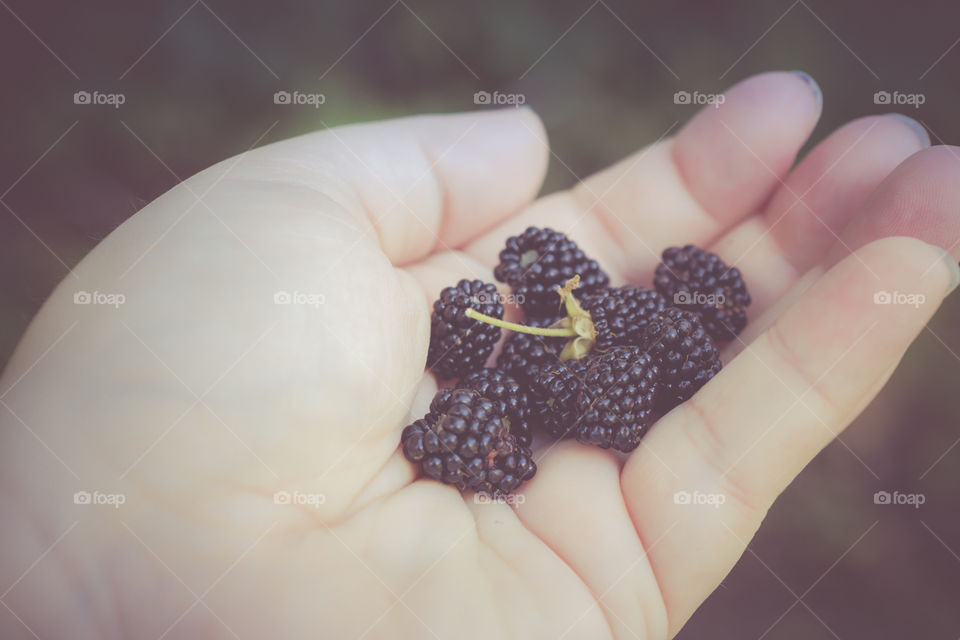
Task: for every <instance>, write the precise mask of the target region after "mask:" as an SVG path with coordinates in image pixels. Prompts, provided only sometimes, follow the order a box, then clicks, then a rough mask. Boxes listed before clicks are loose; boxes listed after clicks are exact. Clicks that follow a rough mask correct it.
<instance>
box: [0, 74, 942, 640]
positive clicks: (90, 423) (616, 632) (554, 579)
mask: <svg viewBox="0 0 960 640" xmlns="http://www.w3.org/2000/svg"><path fill="white" fill-rule="evenodd" d="M818 116H819V96H818V94H817V92H816V91H815V90H812V88H811V86H810V85H809V84H808V83H807V82H806V81H805V80H804V79H803V78H802V77H801V76H799V75H796V74H791V73H773V74H765V75H762V76H758V77H754V78H751V79H749V80H747V81H745V82H742V83H741V84H739V85H737V86H735V87H733V88H732V89H731V90H730V91H729V92H728V93H727V94H726V98H725V102H724V103H723V104H722V105H720V106H719V107H718V108H715V107H713V106H708V107H706V108H705V109H703V110H702V111H701V112H700V113H699V114H698V115H697V116H696V117H695V118H694V119H693V120H692V121H691V122H690V123H689V124H687V125H686V126H685V127H684V128H683V129H682V130H681V131H680V132H679V133H677V134H676V136H675V137H673V138H670V139H664V140H662V141H659V142H657V143H656V144H653V145H652V146H650V147H648V148H646V149H644V150H642V151H640V152H638V153H637V154H635V155H634V156H632V157H630V158H627V159H626V160H624V161H622V162H620V163H618V164H616V165H615V166H613V167H611V168H610V169H607V170H606V171H604V172H602V173H600V174H598V175H595V176H592V177H590V178H589V179H587V180H586V181H584V182H582V183H581V184H579V185H577V186H576V187H574V188H573V189H572V190H570V191H565V192H561V193H556V194H552V195H549V196H546V197H543V198H541V199H539V200H537V201H535V202H531V200H532V198H533V197H534V195H535V194H536V193H537V191H538V189H539V187H540V183H541V180H542V178H543V175H544V172H545V167H546V164H547V159H548V151H547V145H546V141H545V136H544V130H543V127H542V125H541V124H540V122H539V121H538V119H537V118H536V116H535V115H534V114H533V113H532V112H530V111H528V110H514V109H508V110H504V111H495V112H481V113H466V114H461V115H454V116H428V117H419V118H408V119H403V120H397V121H390V122H381V123H372V124H368V125H359V126H347V127H339V128H336V129H330V130H326V131H322V132H318V133H314V134H310V135H306V136H303V137H300V138H296V139H293V140H288V141H284V142H281V143H278V144H274V145H270V146H267V147H264V148H260V149H257V150H254V151H251V152H249V153H246V154H243V155H241V156H238V157H236V158H233V159H230V160H226V161H224V162H222V163H220V164H217V165H215V166H213V167H211V168H210V169H208V170H206V171H204V172H202V173H200V174H198V175H196V176H194V177H192V178H190V179H189V180H187V181H186V182H184V183H183V184H181V185H179V186H177V187H176V188H174V189H173V190H171V191H170V192H169V193H167V194H165V195H163V196H162V197H160V198H158V199H157V200H156V201H155V202H153V203H151V204H150V205H149V206H147V207H146V208H145V209H144V210H143V211H141V212H139V213H138V214H137V215H135V216H134V217H133V218H131V219H130V220H128V221H127V222H125V223H124V224H123V225H122V226H121V227H120V228H118V229H117V230H116V231H114V232H113V233H112V234H111V235H110V236H109V237H108V238H107V239H106V240H104V241H103V242H102V243H101V244H100V245H99V246H98V247H97V248H96V249H95V250H94V251H93V252H92V253H91V254H90V255H89V256H87V258H85V259H84V260H83V261H82V262H81V263H80V264H79V265H78V266H77V268H76V270H75V271H74V273H73V274H72V275H71V276H70V277H68V278H67V279H66V280H65V281H64V282H63V283H62V284H61V285H60V286H59V287H58V289H57V290H56V292H55V293H54V295H53V296H52V297H51V298H50V299H49V300H48V301H47V303H46V304H45V305H44V307H43V309H42V310H41V312H40V313H39V315H38V316H37V318H36V319H35V320H34V322H33V324H32V325H31V327H30V329H29V331H28V332H27V334H26V336H25V337H24V339H23V342H22V343H21V344H20V346H19V348H18V350H17V352H16V354H15V356H14V358H13V360H12V361H11V363H10V365H9V367H8V369H7V371H6V373H5V375H4V378H3V383H2V387H0V388H2V394H3V395H2V396H0V399H2V401H3V409H2V411H0V415H2V416H3V426H4V432H3V433H4V440H3V446H2V452H3V461H2V462H3V464H2V465H0V468H2V470H3V482H2V484H0V486H2V487H3V492H2V494H0V500H2V504H3V507H4V513H5V517H4V518H3V524H2V529H0V531H2V537H3V540H4V541H5V542H4V545H3V551H2V554H0V567H2V575H0V578H2V580H3V584H4V585H13V586H12V587H11V588H10V589H9V590H8V591H7V592H6V594H4V595H3V597H2V598H0V602H2V603H3V604H5V605H6V607H7V608H6V609H0V615H2V617H0V621H2V622H0V624H2V626H3V629H4V631H3V636H4V637H17V636H20V637H32V636H31V631H32V633H35V634H36V635H37V636H39V637H43V638H52V637H65V636H70V637H75V638H85V637H96V638H130V637H137V638H151V639H152V638H158V637H171V638H172V637H201V636H202V637H211V638H212V637H223V638H229V637H233V636H237V637H252V638H265V637H277V638H301V637H318V636H322V637H329V638H356V637H364V638H373V637H391V638H395V637H433V636H436V637H440V638H453V637H456V638H464V637H514V636H516V637H545V638H546V637H549V638H558V637H565V638H579V637H585V638H600V637H608V636H610V637H621V638H622V637H639V638H649V639H651V640H657V639H663V638H668V637H671V636H673V635H674V634H675V633H676V632H677V631H678V630H679V629H680V627H681V626H682V625H683V623H684V622H685V621H686V620H687V618H688V617H689V616H690V615H691V614H692V612H693V611H694V610H695V609H696V607H697V606H698V605H699V604H700V603H701V602H702V601H703V600H704V599H705V598H706V597H707V595H708V594H709V593H710V592H711V591H712V590H713V589H714V588H716V586H717V585H718V584H719V582H720V580H721V579H722V578H723V577H724V575H725V574H726V573H727V572H728V571H729V570H730V568H731V567H732V566H733V564H734V563H735V562H736V560H737V558H738V557H739V556H740V554H741V553H742V552H743V550H744V548H745V545H746V544H747V542H748V541H749V540H750V538H751V537H752V536H753V534H754V532H755V531H756V530H757V528H758V526H759V525H760V522H761V520H762V518H763V516H764V514H765V512H766V510H767V509H768V508H769V507H770V505H771V503H772V502H773V500H774V499H775V498H776V497H777V495H778V494H779V493H780V492H781V491H782V490H783V488H784V487H785V486H786V485H787V484H788V483H789V482H790V481H791V480H792V479H793V478H794V477H795V476H796V475H797V473H799V471H800V470H801V469H802V468H803V467H804V465H805V464H806V463H807V462H808V461H809V460H810V459H811V458H812V457H813V456H814V455H816V453H817V452H818V451H819V450H820V449H821V448H823V447H824V446H825V445H826V444H827V443H828V442H829V441H830V440H831V439H832V438H833V437H834V436H835V435H836V434H837V433H838V432H839V431H840V430H842V429H843V428H844V427H845V426H846V425H847V424H848V423H849V422H850V421H851V420H852V419H853V418H854V417H855V416H856V415H857V413H858V412H859V411H860V410H861V409H862V408H863V407H864V406H865V405H866V404H867V403H868V402H869V401H870V400H871V398H873V397H874V396H875V395H876V394H877V393H878V391H879V390H880V388H881V386H882V385H883V383H884V381H885V380H886V379H887V377H888V376H889V375H890V373H891V371H892V369H893V368H894V367H895V366H896V364H897V362H898V361H899V359H900V358H901V356H902V355H903V352H904V350H905V349H906V348H907V347H908V346H909V344H910V343H911V341H912V340H913V339H914V337H915V336H916V335H917V334H918V333H919V332H920V331H921V330H922V328H923V326H924V323H925V322H926V321H927V320H928V319H929V318H930V317H931V316H932V315H933V313H934V312H935V311H936V309H937V307H938V306H939V304H940V302H941V301H942V300H943V298H944V296H945V295H946V294H947V293H948V291H949V290H950V289H951V287H952V286H954V285H955V284H956V278H957V277H958V272H957V268H956V263H955V262H954V261H953V260H955V258H956V256H954V258H952V259H950V258H944V254H943V252H942V251H941V250H938V249H936V248H935V247H932V246H930V244H927V243H932V244H934V245H939V246H943V247H950V248H951V249H952V250H954V252H955V253H956V251H957V248H958V247H957V242H958V240H960V218H958V217H957V216H956V214H955V212H956V211H957V210H958V209H960V180H958V178H960V160H958V156H957V155H956V150H955V149H952V148H948V147H938V148H931V149H924V147H926V146H927V144H928V143H927V142H926V141H925V140H924V139H923V137H922V136H921V135H918V133H917V131H916V130H915V129H914V128H913V127H912V126H911V125H910V124H909V123H908V122H906V121H904V120H902V119H899V118H894V117H886V116H876V117H868V118H863V119H860V120H856V121H853V122H851V123H850V124H848V125H846V126H844V127H842V128H840V129H838V130H837V131H835V132H834V133H832V134H831V135H830V136H828V137H827V138H826V139H825V140H824V141H823V142H821V143H820V144H818V145H817V146H816V147H815V148H814V149H813V150H812V151H811V152H810V154H809V155H808V156H807V157H806V158H805V159H804V160H803V161H802V162H800V163H799V164H798V165H797V166H796V167H793V166H792V165H793V163H794V159H795V156H796V154H797V152H798V150H799V149H800V147H801V146H802V145H803V144H804V142H805V140H806V139H807V137H808V135H809V134H810V133H811V130H812V129H813V127H814V125H815V123H816V121H817V118H818ZM531 224H534V225H549V226H552V227H554V228H557V229H560V230H565V231H568V232H569V233H570V235H571V236H572V237H573V238H574V239H575V240H577V241H578V242H579V243H580V245H581V246H582V247H583V248H584V250H585V251H586V252H587V253H589V254H590V255H591V256H594V257H596V258H597V259H599V260H600V261H601V262H602V264H603V265H605V266H606V267H607V269H608V270H609V271H610V273H611V276H612V277H613V279H614V282H615V283H622V282H625V281H632V282H638V283H643V284H648V283H649V282H650V279H651V273H652V270H653V267H654V265H655V264H656V262H657V260H658V254H659V252H660V251H661V250H662V249H663V248H664V247H666V246H669V245H674V244H680V243H687V242H692V243H695V244H699V245H701V246H707V247H709V248H711V250H713V251H716V252H718V253H719V254H720V255H721V256H722V257H723V258H724V259H725V260H726V261H727V262H728V263H735V264H736V265H737V266H738V267H740V268H741V270H742V271H743V272H744V274H745V277H746V279H747V282H748V284H749V286H750V288H751V292H752V294H753V297H754V300H755V302H754V305H753V306H752V307H751V308H750V310H749V313H750V317H751V324H750V326H749V327H748V330H747V332H746V333H745V334H744V335H743V336H742V342H736V343H734V344H733V345H732V346H731V347H730V348H729V350H728V353H727V354H726V357H725V362H726V363H727V364H726V367H725V368H724V370H723V371H722V372H721V373H720V374H719V375H718V376H717V377H716V378H715V379H714V380H713V381H711V382H710V383H709V384H708V385H707V386H706V387H704V388H703V389H702V390H701V391H700V392H699V393H698V394H697V395H696V396H695V397H694V398H693V399H692V400H691V401H689V402H687V403H685V404H684V405H682V406H681V407H679V408H678V409H676V410H674V411H673V412H671V413H670V414H669V415H667V416H666V417H664V418H663V419H662V420H660V421H659V423H657V424H656V425H655V426H654V428H653V429H652V430H651V432H650V434H649V435H648V436H647V437H646V439H645V440H644V441H643V443H642V445H641V447H640V448H639V449H637V450H636V451H635V452H633V454H631V455H630V456H629V457H622V456H618V455H616V454H613V453H611V452H608V451H602V450H599V449H595V448H591V447H587V446H583V445H578V444H577V443H571V442H563V443H559V444H557V443H552V444H548V445H545V446H544V447H543V448H542V449H541V450H540V451H539V452H538V453H537V457H538V459H539V460H538V461H539V466H540V471H539V473H538V475H537V476H536V478H534V479H533V480H532V481H531V482H530V483H528V484H527V485H525V487H524V491H523V492H521V494H519V495H520V496H521V497H520V498H518V501H519V500H520V499H522V500H523V501H522V503H519V504H515V505H506V504H475V502H474V500H473V499H472V497H471V496H462V495H461V494H459V493H458V492H457V491H456V490H454V489H452V488H450V487H447V486H444V485H441V484H438V483H435V482H432V481H426V480H417V479H416V478H415V475H414V471H413V468H412V466H411V465H410V464H409V463H407V462H406V461H405V460H404V459H403V457H402V455H400V454H399V452H398V449H397V444H398V441H399V436H400V431H401V429H402V428H403V427H404V426H405V425H406V424H407V423H408V422H409V421H410V420H411V419H412V418H416V417H419V416H420V415H422V413H423V412H424V409H425V407H426V405H427V403H428V402H429V399H430V397H431V396H432V394H433V391H434V390H435V388H436V383H435V381H434V380H433V378H432V376H430V375H428V374H425V373H424V371H423V366H424V362H425V358H426V352H427V342H428V337H429V336H428V334H429V303H430V302H431V301H432V300H433V298H434V297H435V296H436V294H437V292H438V291H439V289H440V288H441V287H442V286H444V285H447V284H451V283H454V282H455V281H456V280H458V279H459V278H461V277H467V276H472V277H478V278H482V279H485V280H491V279H492V275H491V269H492V266H493V264H494V263H495V260H496V253H497V250H498V248H499V246H500V245H501V244H502V243H503V241H504V240H505V239H506V237H507V236H508V235H510V234H512V233H516V232H519V231H522V229H523V228H525V227H526V226H528V225H531ZM891 236H909V237H891ZM921 240H922V241H925V242H922V241H921ZM878 291H891V292H893V291H897V292H906V293H910V294H915V296H917V297H916V298H915V299H916V300H918V301H919V300H921V298H920V297H919V296H923V298H922V302H919V303H918V304H916V305H907V304H889V305H877V304H874V294H875V293H876V292H878ZM77 292H88V293H92V292H96V293H97V295H96V296H92V297H91V299H90V302H91V304H75V303H74V294H75V293H77ZM104 294H120V296H122V297H118V296H117V295H113V297H112V298H109V297H104ZM80 301H81V302H82V301H83V300H82V299H81V300H80ZM110 301H112V303H113V304H112V305H111V304H110ZM78 491H87V492H90V493H91V496H90V502H91V503H93V504H75V503H74V498H73V496H74V493H75V492H78ZM277 492H280V493H279V495H278V496H277V497H276V499H275V494H276V493H277ZM677 492H688V493H689V494H690V495H693V496H701V497H702V496H707V498H705V499H706V500H709V501H712V502H713V503H715V504H713V505H696V504H678V502H680V503H682V502H683V500H682V499H681V500H675V498H674V496H675V494H676V493H677ZM681 495H683V494H681ZM78 500H79V501H80V502H84V501H85V498H83V497H81V498H79V499H78ZM697 500H698V498H696V497H695V498H694V499H692V500H691V501H692V502H696V501H697ZM98 502H99V503H101V504H96V503H98ZM120 502H122V504H117V503H120ZM103 503H108V504H103ZM110 503H112V504H110ZM38 558H40V560H38V561H37V559H38ZM35 561H36V562H35ZM4 588H6V587H4Z"/></svg>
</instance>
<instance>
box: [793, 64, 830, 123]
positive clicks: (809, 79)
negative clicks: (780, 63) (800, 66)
mask: <svg viewBox="0 0 960 640" xmlns="http://www.w3.org/2000/svg"><path fill="white" fill-rule="evenodd" d="M793 73H795V74H797V75H798V76H800V78H801V79H803V81H804V82H806V83H807V86H808V87H810V91H812V92H813V95H814V96H816V98H817V117H820V113H821V112H822V111H823V91H821V90H820V85H818V84H817V81H816V80H814V79H813V76H811V75H810V74H809V73H807V72H806V71H794V72H793Z"/></svg>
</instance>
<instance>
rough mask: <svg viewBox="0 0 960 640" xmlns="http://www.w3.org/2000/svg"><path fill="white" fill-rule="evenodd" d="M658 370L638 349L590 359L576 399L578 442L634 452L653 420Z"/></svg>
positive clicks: (613, 350)
mask: <svg viewBox="0 0 960 640" xmlns="http://www.w3.org/2000/svg"><path fill="white" fill-rule="evenodd" d="M659 393H660V370H659V369H658V367H657V364H656V362H654V359H653V358H652V357H651V356H650V354H648V353H646V352H645V351H644V349H643V348H642V347H638V346H629V347H617V348H615V349H611V350H610V351H607V352H606V353H602V354H599V355H597V356H594V357H592V358H589V359H588V361H587V362H586V366H585V367H584V371H583V374H582V383H581V390H580V394H579V396H578V397H577V412H578V414H579V416H578V418H577V420H576V423H575V425H574V430H575V432H576V436H577V440H579V441H580V442H584V443H586V444H593V445H597V446H599V447H603V448H604V449H607V448H610V447H612V448H614V449H617V450H618V451H633V450H634V449H636V448H637V446H638V445H639V444H640V438H642V437H643V435H644V434H645V433H646V430H647V427H649V426H650V423H651V422H652V421H653V414H654V409H655V407H656V402H657V398H658V395H659Z"/></svg>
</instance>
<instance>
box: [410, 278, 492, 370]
mask: <svg viewBox="0 0 960 640" xmlns="http://www.w3.org/2000/svg"><path fill="white" fill-rule="evenodd" d="M500 302H501V298H500V294H499V293H498V292H497V287H496V285H493V284H491V283H488V282H483V281H482V280H461V281H460V282H458V283H457V285H456V286H454V287H447V288H445V289H444V290H443V291H441V292H440V298H439V299H437V301H436V302H434V303H433V316H432V317H431V320H430V350H429V352H428V353H427V366H428V367H429V368H430V369H432V370H433V372H434V373H436V374H437V375H438V376H439V377H441V378H456V377H459V376H464V375H467V374H469V373H472V372H474V371H479V370H480V369H482V368H483V366H484V365H485V364H486V362H487V358H489V357H490V354H491V353H492V352H493V347H494V346H495V345H496V344H497V341H498V340H499V339H500V328H499V327H495V326H493V325H490V324H486V323H484V322H478V321H477V320H474V319H473V318H470V317H468V316H467V315H466V313H465V312H466V310H467V309H475V310H477V311H479V312H480V313H483V314H485V315H488V316H492V317H494V318H503V305H502V304H501V303H500Z"/></svg>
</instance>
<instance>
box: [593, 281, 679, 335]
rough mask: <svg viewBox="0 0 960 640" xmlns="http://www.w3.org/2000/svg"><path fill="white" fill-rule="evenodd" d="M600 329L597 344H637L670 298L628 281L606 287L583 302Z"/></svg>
mask: <svg viewBox="0 0 960 640" xmlns="http://www.w3.org/2000/svg"><path fill="white" fill-rule="evenodd" d="M583 308H584V310H585V311H587V313H589V314H590V318H591V319H592V321H593V326H594V329H595V331H596V343H595V345H594V348H596V349H597V350H599V351H606V350H608V349H610V348H612V347H616V346H625V345H637V344H640V342H641V341H642V340H643V332H644V329H646V327H647V323H648V322H649V321H650V319H651V318H653V317H655V316H656V315H657V314H658V313H660V312H661V311H663V310H664V309H666V308H667V301H666V299H665V298H664V297H663V296H661V295H660V294H659V293H657V292H656V291H654V290H652V289H647V288H646V287H635V286H633V285H627V286H623V287H616V288H613V289H604V290H603V291H601V292H600V293H597V294H595V295H592V296H590V297H589V298H587V299H586V300H585V301H584V303H583Z"/></svg>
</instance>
